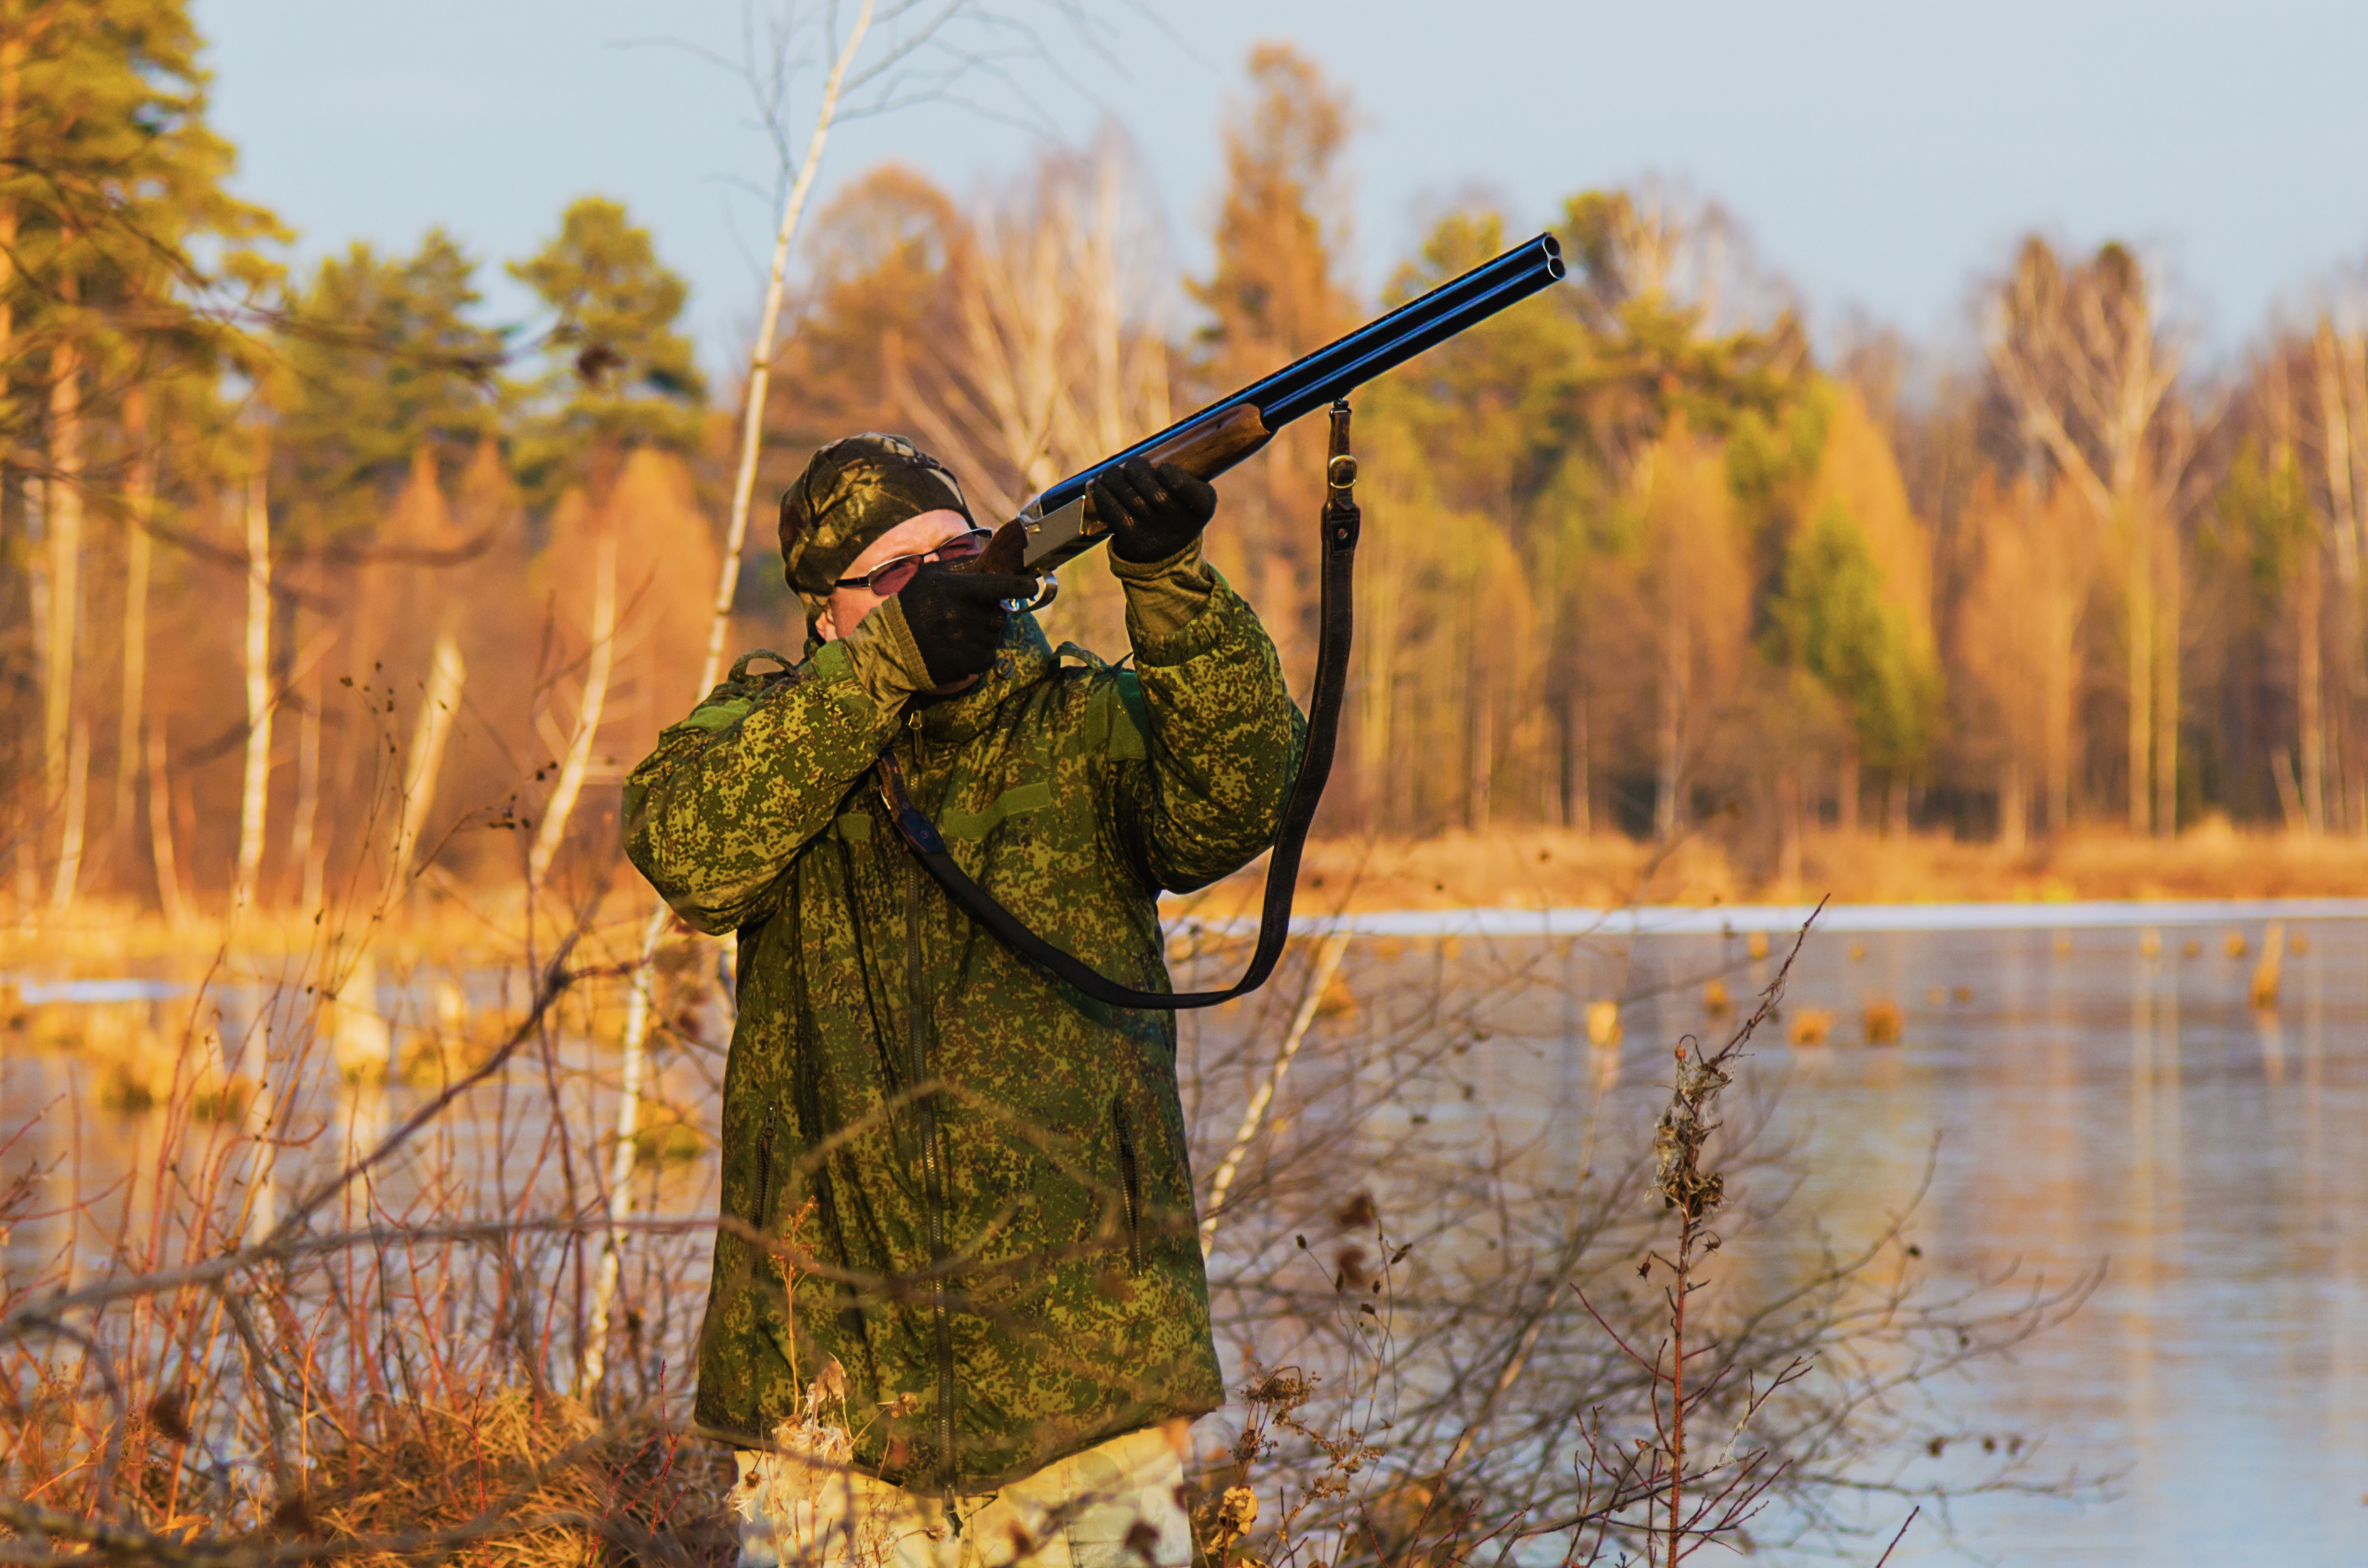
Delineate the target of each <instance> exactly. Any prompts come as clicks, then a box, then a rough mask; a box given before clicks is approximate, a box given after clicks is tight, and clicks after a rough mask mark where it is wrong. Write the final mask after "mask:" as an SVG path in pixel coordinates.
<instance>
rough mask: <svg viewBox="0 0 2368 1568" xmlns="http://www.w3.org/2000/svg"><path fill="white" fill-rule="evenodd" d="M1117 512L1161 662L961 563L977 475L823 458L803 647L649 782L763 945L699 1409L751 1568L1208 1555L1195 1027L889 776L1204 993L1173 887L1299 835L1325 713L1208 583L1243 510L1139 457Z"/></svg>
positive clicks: (728, 1149) (744, 980) (794, 529)
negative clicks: (929, 854)
mask: <svg viewBox="0 0 2368 1568" xmlns="http://www.w3.org/2000/svg"><path fill="white" fill-rule="evenodd" d="M1094 505H1095V507H1096V510H1097V511H1098V513H1099V516H1100V517H1101V518H1103V519H1104V520H1105V522H1106V523H1107V524H1108V526H1109V527H1110V529H1111V538H1110V556H1111V560H1110V570H1111V571H1112V572H1113V573H1114V574H1116V575H1117V577H1118V579H1119V581H1120V583H1121V584H1122V585H1123V586H1124V592H1125V598H1126V629H1127V634H1128V637H1129V640H1130V641H1131V642H1132V643H1133V667H1132V668H1121V667H1119V666H1116V665H1110V664H1106V663H1104V662H1103V661H1102V660H1100V659H1099V658H1098V657H1096V656H1095V655H1093V654H1091V653H1087V652H1086V651H1085V650H1083V649H1081V648H1078V647H1076V646H1075V645H1064V647H1062V648H1061V649H1060V650H1059V651H1058V652H1057V653H1055V652H1054V651H1053V649H1052V648H1051V647H1050V646H1048V645H1047V643H1046V641H1045V638H1044V635H1043V633H1042V631H1041V630H1040V629H1039V627H1038V625H1037V622H1036V619H1035V618H1034V617H1033V616H1032V615H1030V614H1028V613H1026V612H1024V611H1014V610H1012V609H1011V608H1008V603H1007V602H1012V603H1016V602H1019V601H1020V600H1023V599H1025V598H1026V597H1028V596H1029V595H1030V593H1031V592H1032V590H1033V585H1032V583H1031V582H1030V580H1029V579H1026V578H1022V577H1017V576H1002V575H993V574H980V573H975V572H969V571H957V570H954V569H952V568H953V563H955V562H964V561H968V560H970V559H971V558H973V557H974V556H976V555H978V554H979V553H981V552H982V551H983V550H984V548H985V543H986V540H987V537H988V536H987V534H986V533H985V531H984V530H982V529H980V528H978V526H977V524H976V522H975V521H974V519H973V517H972V516H971V511H970V507H969V506H968V504H967V503H966V502H965V501H964V499H963V497H962V489H961V486H960V485H959V484H958V483H956V481H955V478H954V476H953V475H952V473H951V472H949V471H948V470H947V469H946V468H945V466H944V465H943V464H941V463H939V462H938V461H937V460H934V459H932V458H930V457H928V455H927V454H925V453H923V452H921V451H919V450H918V449H916V448H915V447H914V446H912V445H911V444H910V443H909V442H906V441H905V440H902V439H900V438H898V437H891V436H879V435H864V436H856V437H849V438H848V439H846V440H842V441H838V442H837V443H835V444H833V445H831V446H828V447H825V448H824V449H822V450H821V451H819V452H817V453H816V454H815V455H814V459H813V460H812V461H811V462H810V463H809V464H808V465H807V467H806V470H805V472H804V473H803V475H802V476H801V477H800V478H799V479H798V481H797V483H795V484H794V485H793V486H791V489H790V491H789V492H788V494H785V495H784V496H783V497H782V498H781V511H780V540H781V557H782V565H783V569H784V572H785V573H786V574H787V576H788V579H789V582H790V585H791V587H792V588H793V589H794V590H795V591H796V593H797V595H798V597H799V598H800V599H801V600H802V601H803V605H804V608H805V612H806V627H807V635H808V640H807V643H806V648H805V657H804V658H803V661H802V662H800V663H798V664H797V665H794V666H790V667H787V668H780V669H774V670H770V671H767V672H763V673H756V672H752V670H751V668H750V665H752V663H754V662H756V661H757V660H759V659H769V660H770V662H771V663H773V664H774V665H787V664H788V662H787V661H786V660H782V659H780V657H779V656H778V655H768V654H757V653H752V654H749V655H747V656H746V657H744V658H742V659H741V660H740V661H739V663H738V664H736V665H734V667H733V670H732V673H731V676H730V677H729V678H728V679H727V680H726V681H725V682H724V683H723V685H722V686H720V687H716V689H715V690H714V691H713V692H712V693H710V694H709V695H708V697H707V699H706V700H704V701H703V702H701V703H700V705H699V707H698V708H697V709H696V710H693V711H692V713H691V714H690V716H689V718H688V719H686V720H685V721H683V722H681V723H679V724H677V725H676V726H674V727H673V728H672V729H670V730H668V731H666V733H665V734H664V735H663V736H662V737H661V738H660V740H659V743H658V747H657V750H656V751H655V752H654V753H652V754H651V756H649V758H648V759H647V760H645V761H644V762H643V763H642V764H641V766H640V767H637V768H635V769H634V770H633V773H632V778H631V779H630V780H629V781H628V783H627V785H626V787H625V839H626V846H627V850H628V852H629V853H630V855H631V856H632V860H633V863H634V864H635V865H636V866H638V867H639V868H640V869H641V870H642V872H643V875H645V876H646V877H648V878H649V880H650V881H651V882H652V883H653V884H655V886H656V888H657V889H658V891H659V892H661V893H663V894H664V895H665V897H666V902H667V903H669V904H671V905H672V906H673V908H674V909H675V911H676V913H677V914H678V915H680V916H681V917H682V918H683V919H684V920H685V921H687V922H689V924H690V925H691V926H696V927H697V928H698V929H700V930H701V931H705V932H710V933H722V932H725V931H736V932H737V933H738V934H739V951H738V1000H739V1020H738V1024H737V1026H736V1028H734V1033H733V1039H732V1051H731V1060H730V1063H729V1065H728V1067H727V1069H726V1071H725V1075H724V1091H723V1135H722V1137H723V1193H722V1204H723V1215H724V1221H723V1227H722V1228H721V1230H720V1231H719V1233H718V1235H717V1238H716V1244H715V1262H714V1275H713V1282H712V1286H711V1289H710V1293H709V1297H708V1305H707V1317H706V1322H705V1324H704V1326H703V1328H702V1329H701V1332H700V1347H699V1393H698V1403H697V1406H696V1412H697V1419H698V1421H699V1423H700V1425H701V1426H702V1427H704V1428H705V1429H707V1430H708V1431H709V1432H710V1433H711V1434H712V1435H714V1436H717V1437H722V1438H723V1439H725V1440H727V1441H729V1442H731V1443H733V1444H734V1446H735V1447H736V1448H737V1449H739V1450H740V1454H739V1460H740V1473H741V1483H740V1484H739V1486H738V1487H736V1488H735V1489H734V1498H733V1500H734V1506H735V1508H736V1509H737V1510H738V1512H739V1513H740V1515H741V1517H742V1524H741V1527H740V1528H741V1541H742V1547H741V1551H742V1557H741V1561H742V1562H744V1563H756V1564H763V1563H772V1562H790V1561H793V1560H801V1559H803V1560H805V1561H810V1562H834V1563H837V1562H850V1563H853V1564H856V1565H859V1568H880V1565H882V1564H887V1565H892V1568H996V1565H997V1564H1001V1563H1006V1562H1015V1561H1030V1562H1046V1563H1049V1564H1052V1565H1053V1568H1060V1565H1061V1564H1064V1563H1075V1564H1077V1565H1078V1568H1103V1565H1105V1564H1107V1565H1110V1568H1117V1565H1118V1564H1121V1563H1127V1564H1136V1563H1151V1564H1156V1565H1168V1564H1184V1563H1188V1562H1190V1561H1191V1557H1192V1547H1191V1540H1190V1526H1189V1523H1188V1520H1187V1518H1186V1517H1185V1513H1184V1509H1183V1505H1182V1499H1181V1495H1180V1493H1179V1486H1180V1483H1181V1482H1182V1480H1183V1471H1182V1463H1181V1460H1182V1457H1183V1452H1184V1449H1185V1442H1184V1432H1185V1427H1186V1424H1188V1423H1189V1422H1190V1421H1191V1420H1192V1419H1193V1418H1194V1417H1196V1416H1198V1415H1202V1414H1204V1413H1206V1412H1208V1411H1210V1410H1212V1409H1214V1408H1216V1407H1217V1406H1218V1405H1219V1404H1221V1403H1224V1385H1223V1381H1222V1378H1221V1375H1220V1373H1219V1369H1218V1362H1217V1356H1216V1349H1215V1346H1214V1343H1213V1341H1212V1337H1211V1335H1210V1326H1209V1298H1208V1284H1207V1279H1206V1276H1205V1275H1204V1273H1203V1270H1202V1267H1201V1252H1200V1248H1199V1245H1198V1241H1197V1228H1196V1225H1195V1222H1194V1214H1193V1199H1192V1182H1191V1172H1190V1165H1189V1162H1188V1158H1187V1153H1186V1143H1185V1125H1184V1118H1183V1110H1182V1106H1181V1103H1180V1100H1179V1097H1178V1090H1177V1079H1176V1027H1175V1021H1174V1015H1173V1014H1172V1013H1166V1012H1156V1011H1127V1010H1120V1009H1114V1008H1111V1007H1108V1006H1103V1005H1101V1004H1099V1003H1097V1002H1094V1001H1092V1000H1089V999H1087V998H1086V997H1085V996H1083V995H1081V994H1077V993H1076V992H1074V991H1072V990H1070V989H1069V988H1067V987H1066V986H1064V985H1063V984H1061V983H1057V982H1055V981H1053V980H1052V979H1050V978H1048V977H1047V976H1046V975H1045V974H1043V973H1042V972H1040V971H1037V970H1036V969H1034V968H1032V967H1030V965H1029V964H1027V963H1026V962H1024V961H1022V960H1019V958H1017V957H1015V956H1014V955H1013V954H1012V953H1011V952H1009V951H1008V950H1007V949H1005V948H1004V947H1003V946H1002V945H1001V944H999V943H998V942H997V941H996V939H995V938H994V937H992V936H990V935H989V934H988V933H987V932H986V931H985V929H983V928H982V927H981V926H978V925H977V924H975V923H974V922H973V920H972V919H971V917H970V916H969V915H967V914H966V913H965V912H964V911H963V910H962V909H961V908H959V907H957V906H956V905H955V904H954V903H952V902H951V900H950V899H949V898H948V897H947V896H946V894H945V893H944V892H941V891H940V890H939V887H938V886H937V885H935V884H934V883H933V882H932V881H931V880H930V879H929V877H928V875H927V874H926V873H925V871H924V869H923V868H922V867H921V866H920V865H919V864H918V863H917V862H916V860H915V859H914V858H913V857H912V855H911V854H910V853H909V852H908V850H907V849H906V848H905V845H904V844H903V842H902V841H901V840H900V839H899V838H898V836H897V835H896V833H895V832H894V828H893V827H892V825H891V820H890V818H889V816H888V814H887V812H886V811H885V809H884V807H883V806H882V799H881V791H880V789H879V778H878V772H879V769H878V768H877V767H876V765H877V764H878V763H879V761H880V760H881V759H882V757H883V756H890V757H893V759H894V767H896V768H897V769H899V770H901V773H902V775H903V779H904V784H905V790H907V792H908V793H909V796H910V798H911V799H912V801H914V802H915V804H916V805H917V806H918V807H919V809H920V810H921V811H922V812H925V813H926V814H927V815H928V817H929V818H930V819H931V821H933V822H934V823H935V824H936V825H937V827H938V830H939V833H940V834H941V835H943V836H944V838H945V839H946V840H947V842H948V844H949V845H950V846H951V849H952V851H953V854H954V857H955V858H956V859H957V861H958V862H959V863H960V864H961V866H962V869H964V870H966V871H967V872H968V873H969V875H970V876H971V877H972V878H973V880H975V881H977V882H978V883H980V884H981V885H982V886H983V887H985V889H986V890H987V891H988V892H990V893H992V894H993V895H994V897H995V898H996V899H997V900H999V901H1000V902H1001V903H1003V904H1004V905H1005V906H1006V907H1007V908H1008V909H1009V910H1010V911H1011V912H1012V913H1013V914H1015V915H1018V916H1019V918H1020V919H1021V920H1022V921H1023V922H1025V923H1026V924H1027V925H1029V926H1031V927H1032V928H1033V929H1034V930H1035V931H1037V932H1038V933H1039V934H1041V935H1042V936H1043V937H1047V938H1049V939H1050V940H1051V941H1053V943H1054V944H1056V945H1058V946H1060V947H1062V948H1064V949H1067V950H1068V951H1069V952H1070V953H1072V954H1074V955H1076V957H1078V958H1080V959H1082V960H1085V961H1086V962H1087V963H1088V964H1090V965H1091V966H1093V967H1094V968H1095V969H1098V970H1099V971H1101V972H1102V973H1103V974H1104V975H1106V976H1108V977H1109V978H1110V979H1111V980H1113V981H1116V982H1118V983H1121V984H1124V985H1128V986H1132V987H1135V988H1137V989H1144V990H1161V991H1165V990H1167V988H1168V984H1169V982H1168V977H1167V965H1166V961H1165V957H1164V948H1163V943H1162V937H1161V933H1160V926H1159V915H1158V908H1157V903H1156V900H1157V897H1158V895H1159V893H1160V892H1161V891H1162V890H1175V891H1186V890H1190V889H1193V888H1198V887H1201V886H1202V885H1204V884H1206V883H1208V882H1210V881H1213V880H1215V879H1217V878H1219V877H1223V876H1224V875H1226V874H1227V873H1229V872H1231V871H1233V870H1235V869H1237V868H1239V867H1240V866H1242V865H1244V864H1245V863H1247V861H1249V860H1250V859H1251V858H1253V857H1255V856H1256V855H1258V853H1259V852H1260V851H1261V850H1263V849H1264V848H1266V847H1267V846H1268V844H1269V841H1270V840H1271V838H1272V836H1273V835H1274V833H1275V831H1276V827H1277V824H1278V820H1279V818H1280V815H1281V808H1282V804H1283V801H1284V797H1285V794H1286V792H1287V790H1288V789H1289V786H1290V783H1291V779H1292V771H1293V769H1294V767H1295V766H1296V759H1297V756H1298V755H1299V751H1300V747H1301V745H1302V744H1303V741H1304V730H1305V724H1304V719H1303V717H1302V715H1301V713H1300V711H1299V710H1298V708H1297V707H1296V706H1295V705H1294V704H1293V702H1292V699H1291V695H1290V692H1289V690H1288V689H1287V688H1286V687H1285V686H1284V683H1283V679H1282V673H1281V665H1280V663H1279V661H1278V660H1277V658H1276V654H1275V650H1274V645H1273V643H1272V642H1270V641H1269V639H1268V637H1267V635H1266V632H1265V631H1264V630H1263V629H1262V628H1261V627H1260V626H1259V624H1258V618H1257V616H1256V615H1255V613H1254V612H1253V611H1252V610H1251V608H1250V607H1249V606H1248V605H1247V603H1245V602H1244V601H1243V600H1242V599H1241V598H1240V597H1238V596H1237V595H1235V592H1234V591H1233V590H1232V589H1231V588H1230V587H1228V586H1227V585H1226V584H1225V581H1224V578H1223V577H1222V576H1220V575H1219V574H1217V573H1216V572H1215V571H1214V570H1213V569H1212V568H1211V567H1210V566H1209V565H1208V563H1207V562H1204V561H1203V560H1202V559H1201V529H1202V528H1203V527H1204V526H1205V525H1206V524H1207V523H1208V520H1209V518H1210V517H1211V516H1212V513H1213V512H1214V510H1215V507H1216V494H1215V492H1214V491H1213V490H1212V488H1211V487H1210V486H1209V485H1207V484H1206V483H1202V482H1201V481H1200V480H1198V479H1195V478H1193V477H1192V476H1191V475H1190V474H1188V473H1186V472H1183V471H1182V470H1180V469H1178V468H1175V467H1173V466H1170V465H1161V466H1159V467H1157V468H1154V467H1152V466H1151V465H1149V464H1146V463H1144V462H1143V461H1141V460H1136V461H1134V462H1131V463H1129V464H1127V465H1126V466H1124V467H1123V468H1121V469H1119V470H1116V471H1114V472H1112V474H1110V476H1109V477H1107V478H1105V479H1104V480H1103V481H1102V482H1100V483H1099V484H1098V485H1097V487H1096V489H1095V492H1094Z"/></svg>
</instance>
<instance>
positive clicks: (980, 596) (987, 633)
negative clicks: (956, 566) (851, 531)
mask: <svg viewBox="0 0 2368 1568" xmlns="http://www.w3.org/2000/svg"><path fill="white" fill-rule="evenodd" d="M1035 591H1036V585H1035V584H1034V583H1032V582H1030V580H1029V579H1028V578H1025V577H1019V576H1006V575H1002V574H995V573H987V572H955V571H952V570H950V569H949V568H948V567H947V566H946V565H945V564H944V563H943V562H936V561H931V562H925V563H924V564H923V565H922V567H921V569H920V571H918V572H917V573H916V574H914V576H913V580H912V581H911V582H909V583H907V584H905V588H904V591H903V592H902V593H900V594H898V595H897V596H896V598H895V601H894V602H895V604H896V607H897V609H898V610H899V612H900V613H902V614H903V616H904V617H905V630H906V631H910V632H911V633H912V634H913V646H914V647H916V648H918V649H919V650H920V651H921V663H922V665H924V666H926V667H927V669H928V673H929V685H930V687H932V688H941V687H949V686H951V685H953V684H954V683H955V682H956V681H960V680H967V679H969V678H970V677H971V676H976V675H984V674H985V673H986V670H987V667H988V666H989V665H993V664H994V663H995V651H996V649H997V648H1000V647H1002V646H1003V633H1004V630H1005V628H1006V627H1007V626H1008V623H1009V622H1010V619H1011V612H1010V611H1008V610H1007V609H1005V608H1003V601H1004V600H1006V599H1024V598H1028V597H1030V596H1032V595H1033V594H1034V593H1035Z"/></svg>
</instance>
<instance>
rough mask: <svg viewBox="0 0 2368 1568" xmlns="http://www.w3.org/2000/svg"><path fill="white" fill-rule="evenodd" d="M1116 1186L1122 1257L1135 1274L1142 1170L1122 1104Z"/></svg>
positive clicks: (1138, 1269)
mask: <svg viewBox="0 0 2368 1568" xmlns="http://www.w3.org/2000/svg"><path fill="white" fill-rule="evenodd" d="M1116 1114H1117V1117H1118V1174H1119V1187H1120V1189H1121V1191H1123V1192H1124V1193H1125V1195H1126V1260H1127V1262H1128V1264H1129V1265H1130V1266H1132V1267H1133V1269H1134V1271H1135V1272H1136V1273H1138V1274H1140V1273H1141V1272H1143V1215H1142V1202H1143V1198H1142V1173H1141V1169H1140V1167H1139V1166H1138V1165H1136V1163H1135V1158H1134V1127H1133V1123H1131V1122H1130V1121H1128V1120H1127V1116H1126V1107H1125V1106H1124V1105H1121V1106H1119V1107H1118V1108H1117V1113H1116Z"/></svg>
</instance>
